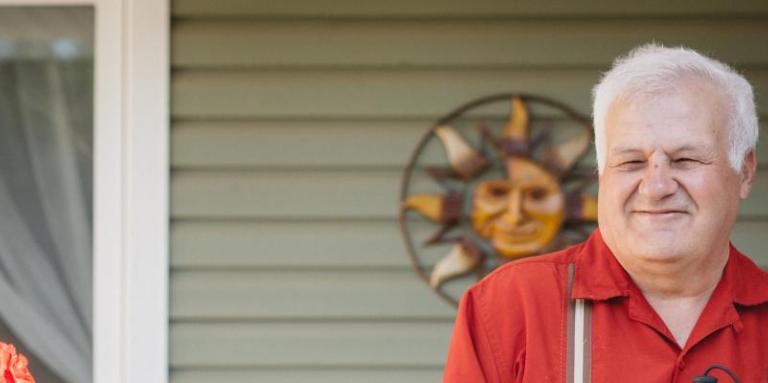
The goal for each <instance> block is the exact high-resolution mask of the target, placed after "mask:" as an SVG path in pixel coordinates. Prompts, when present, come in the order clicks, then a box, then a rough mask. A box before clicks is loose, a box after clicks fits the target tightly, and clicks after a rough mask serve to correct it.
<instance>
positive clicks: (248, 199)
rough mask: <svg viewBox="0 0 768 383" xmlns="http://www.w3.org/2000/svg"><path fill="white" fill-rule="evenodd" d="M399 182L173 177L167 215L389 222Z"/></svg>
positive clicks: (315, 175) (278, 175)
mask: <svg viewBox="0 0 768 383" xmlns="http://www.w3.org/2000/svg"><path fill="white" fill-rule="evenodd" d="M400 176H401V174H400V172H399V171H386V170H385V171H382V170H373V171H358V170H351V171H301V170H299V171H278V170H275V171H228V172H198V171H179V172H174V173H173V176H172V180H171V183H172V186H171V206H172V207H171V210H172V216H173V217H174V218H206V217H209V218H214V217H259V216H260V217H294V218H307V217H366V218H370V217H390V218H391V217H393V216H394V215H395V214H396V213H397V210H398V203H399V202H398V195H399V193H398V185H399V182H400V181H399V179H400ZM432 190H435V191H436V190H438V188H437V187H433V188H432Z"/></svg>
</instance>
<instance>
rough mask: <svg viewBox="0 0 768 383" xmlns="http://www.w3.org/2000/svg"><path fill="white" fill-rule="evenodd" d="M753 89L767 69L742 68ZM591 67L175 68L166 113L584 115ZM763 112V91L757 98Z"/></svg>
mask: <svg viewBox="0 0 768 383" xmlns="http://www.w3.org/2000/svg"><path fill="white" fill-rule="evenodd" d="M745 74H746V76H747V78H748V79H750V81H751V82H752V84H753V85H755V86H756V88H757V93H758V94H761V92H760V90H761V89H766V90H768V70H752V71H746V72H745ZM598 76H599V72H598V71H597V70H594V69H571V70H554V69H540V70H538V69H524V70H522V69H521V70H502V69H484V70H476V69H473V70H416V69H410V70H385V69H355V70H308V69H307V70H228V71H216V70H180V71H177V72H175V74H174V76H173V81H172V84H171V88H172V98H171V100H172V115H173V117H174V118H177V119H178V118H186V119H203V118H207V119H210V118H229V119H242V118H287V119H297V118H300V119H304V118H324V119H328V118H360V117H365V118H372V117H389V118H402V117H411V118H412V117H429V118H432V117H440V116H443V115H445V114H446V113H447V112H449V111H451V110H452V109H453V108H456V107H457V106H459V105H462V104H464V103H466V102H467V101H468V100H472V99H474V98H478V97H482V96H487V95H489V94H495V93H504V92H510V91H515V92H523V93H532V94H537V95H541V96H546V97H551V98H554V99H557V100H559V101H560V102H563V103H565V104H566V105H570V106H571V107H573V108H575V109H576V110H579V111H581V112H582V113H583V114H585V115H588V114H589V113H588V112H589V110H590V105H591V96H590V90H591V88H592V86H593V85H594V84H595V82H596V81H597V79H598ZM758 102H759V103H760V105H759V106H760V110H768V97H763V98H759V99H758Z"/></svg>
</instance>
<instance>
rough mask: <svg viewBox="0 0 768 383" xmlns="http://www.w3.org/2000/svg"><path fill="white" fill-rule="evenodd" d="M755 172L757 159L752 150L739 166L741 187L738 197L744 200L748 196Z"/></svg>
mask: <svg viewBox="0 0 768 383" xmlns="http://www.w3.org/2000/svg"><path fill="white" fill-rule="evenodd" d="M756 171H757V157H756V155H755V150H754V149H752V150H750V151H749V153H747V155H746V156H744V164H743V165H741V180H740V182H741V185H740V189H739V197H741V199H746V198H747V197H748V196H749V192H750V191H751V190H752V184H753V183H754V181H755V172H756Z"/></svg>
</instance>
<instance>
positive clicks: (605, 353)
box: [443, 230, 768, 383]
mask: <svg viewBox="0 0 768 383" xmlns="http://www.w3.org/2000/svg"><path fill="white" fill-rule="evenodd" d="M571 262H574V263H575V272H574V274H575V275H574V279H573V283H574V284H573V293H572V296H571V298H572V299H576V298H582V299H589V300H591V301H592V381H593V382H596V383H614V382H643V383H657V382H685V383H690V382H691V381H692V379H693V377H694V376H698V375H702V374H703V373H704V371H705V370H706V369H707V367H709V366H711V365H712V364H721V365H724V366H726V367H728V368H729V369H730V370H731V371H733V372H734V373H735V374H736V375H737V376H738V377H739V378H740V380H741V382H744V383H747V382H749V383H755V382H760V383H762V382H768V273H766V272H764V271H762V270H760V268H758V267H757V266H756V265H755V264H754V263H753V262H752V261H751V260H750V259H748V258H747V257H745V256H744V255H742V254H741V253H739V251H738V250H736V249H735V248H734V247H733V246H731V248H730V255H729V259H728V263H727V265H726V267H725V270H724V271H723V276H722V278H721V279H720V282H719V283H718V285H717V287H716V288H715V290H714V292H713V293H712V296H711V297H710V299H709V302H708V303H707V305H706V307H705V308H704V311H703V313H702V315H701V317H700V318H699V319H698V322H697V323H696V325H695V327H694V329H693V331H692V332H691V335H690V337H689V338H688V343H687V344H686V345H685V347H683V348H680V346H678V345H677V342H676V341H675V339H674V337H673V336H672V334H671V332H670V331H669V329H667V326H666V325H665V324H664V322H663V321H662V320H661V318H660V317H659V316H658V315H657V314H656V312H655V311H654V310H653V308H652V307H651V306H650V305H649V304H648V302H647V301H646V300H645V297H644V296H643V294H642V293H641V292H640V290H639V289H638V287H637V286H636V285H635V283H634V282H633V281H632V280H631V279H630V277H629V275H628V274H627V273H626V271H624V269H623V268H622V267H621V265H620V264H619V263H618V261H616V258H614V256H613V254H612V253H611V251H610V250H609V249H608V247H607V246H606V245H605V243H604V242H603V239H602V237H601V236H600V233H599V231H597V230H596V231H595V232H594V233H593V234H592V236H591V237H590V238H589V239H588V240H587V241H586V242H584V243H582V244H580V245H577V246H573V247H570V248H568V249H565V250H562V251H559V252H556V253H552V254H547V255H542V256H537V257H532V258H526V259H523V260H519V261H516V262H512V263H509V264H507V265H504V266H502V267H500V268H499V269H497V270H496V271H494V272H493V273H491V274H490V275H489V276H487V277H486V278H484V279H483V280H482V281H480V282H479V283H478V284H476V285H475V286H473V287H472V288H471V289H470V290H468V291H467V293H466V294H465V295H464V297H463V298H462V300H461V304H460V305H459V313H458V317H457V318H456V323H455V327H454V332H453V337H452V338H451V346H450V350H449V352H448V361H447V364H446V368H445V373H444V378H443V382H444V383H475V382H478V383H479V382H488V383H497V382H536V383H541V382H557V383H561V382H564V381H565V377H564V371H565V364H566V355H565V349H566V346H565V344H566V326H567V319H566V315H565V314H564V312H565V310H567V298H566V296H565V295H566V291H567V284H568V264H569V263H571ZM710 376H715V377H717V378H718V379H719V382H720V383H724V382H725V383H729V382H731V381H732V380H731V379H730V378H729V377H728V376H727V375H724V374H723V373H720V372H719V371H718V372H713V373H710Z"/></svg>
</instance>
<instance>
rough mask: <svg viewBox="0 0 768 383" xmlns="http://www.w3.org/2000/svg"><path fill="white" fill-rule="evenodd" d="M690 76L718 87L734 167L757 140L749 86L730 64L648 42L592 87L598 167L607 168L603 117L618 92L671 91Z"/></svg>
mask: <svg viewBox="0 0 768 383" xmlns="http://www.w3.org/2000/svg"><path fill="white" fill-rule="evenodd" d="M690 76H695V77H697V78H700V79H704V80H708V81H710V82H711V83H712V85H714V86H715V87H717V88H718V89H722V91H723V95H724V96H725V99H726V104H727V105H726V107H727V111H728V114H729V118H728V122H729V125H730V126H729V128H730V130H729V145H728V160H729V162H730V165H731V167H732V168H733V169H734V170H736V171H737V172H738V171H740V170H741V167H742V165H743V161H744V157H745V156H746V154H747V153H748V152H749V151H750V150H753V149H754V148H755V145H756V144H757V135H758V125H757V113H756V112H755V101H754V96H753V94H752V86H751V85H749V82H747V80H746V79H745V78H744V77H742V76H741V75H740V74H739V73H737V72H736V71H735V70H734V69H733V68H731V67H729V66H728V65H726V64H723V63H721V62H719V61H716V60H714V59H711V58H709V57H706V56H704V55H701V54H699V53H698V52H696V51H694V50H691V49H688V48H684V47H679V48H666V47H663V46H661V45H657V44H653V43H652V44H646V45H642V46H640V47H637V48H635V49H633V50H632V51H631V52H629V53H628V54H627V55H626V56H623V57H619V58H617V59H616V61H614V63H613V67H612V68H611V70H610V71H608V72H607V73H605V74H604V75H603V77H602V79H601V80H600V82H599V83H598V84H597V85H595V87H594V88H593V89H592V97H593V104H592V118H593V123H594V129H595V150H596V152H597V169H598V171H599V172H600V173H602V172H603V168H604V167H605V148H606V144H605V117H606V114H607V113H608V109H609V108H610V107H611V105H612V104H613V103H614V102H615V101H616V100H617V99H618V98H620V97H628V98H630V99H631V98H634V97H636V96H653V95H658V94H661V93H665V92H669V91H674V90H675V89H676V88H678V87H680V86H681V81H682V80H683V79H685V78H689V77H690Z"/></svg>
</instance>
